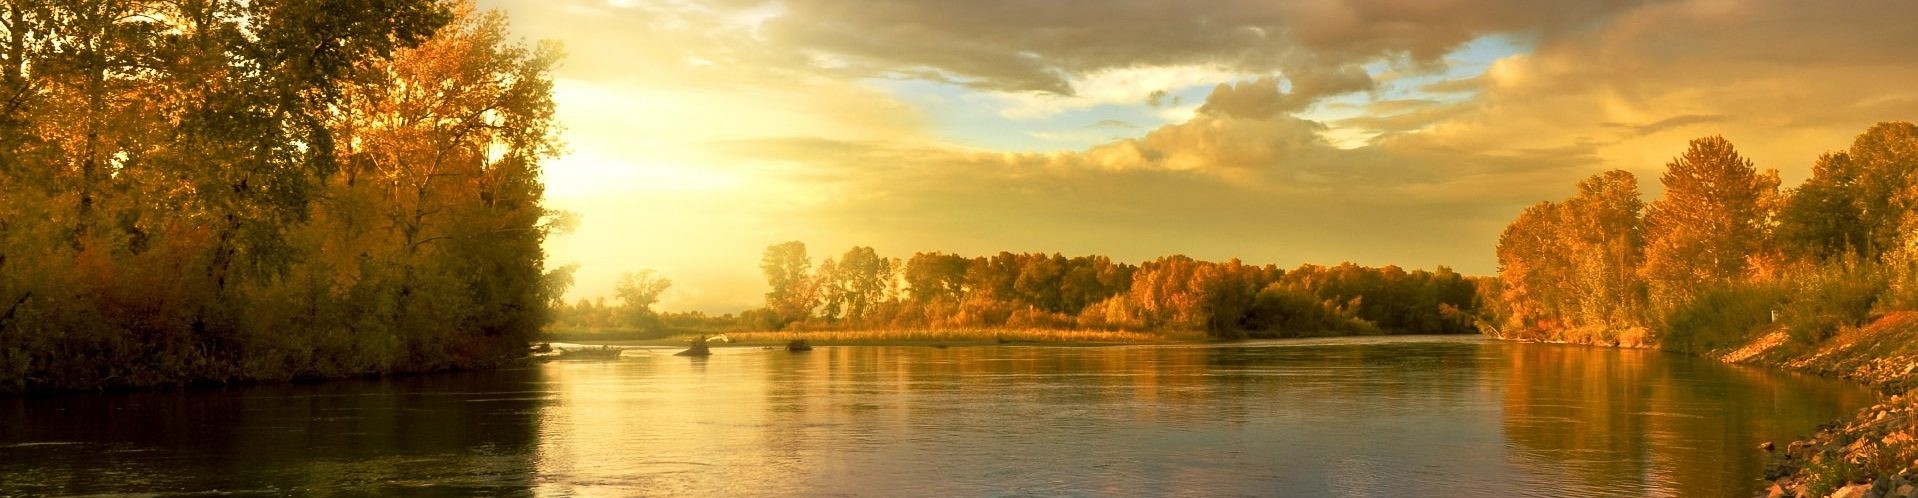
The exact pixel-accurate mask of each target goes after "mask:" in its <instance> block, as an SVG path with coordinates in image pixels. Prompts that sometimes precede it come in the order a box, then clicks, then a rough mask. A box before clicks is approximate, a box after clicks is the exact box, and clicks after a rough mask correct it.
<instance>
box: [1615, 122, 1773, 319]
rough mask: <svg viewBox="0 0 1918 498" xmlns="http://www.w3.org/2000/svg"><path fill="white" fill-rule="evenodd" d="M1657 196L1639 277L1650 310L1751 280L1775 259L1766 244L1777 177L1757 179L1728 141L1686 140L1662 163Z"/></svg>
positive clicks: (1647, 220)
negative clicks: (1688, 142)
mask: <svg viewBox="0 0 1918 498" xmlns="http://www.w3.org/2000/svg"><path fill="white" fill-rule="evenodd" d="M1660 180H1661V181H1663V182H1664V185H1665V194H1664V195H1663V196H1661V197H1659V199H1658V200H1657V201H1654V202H1653V203H1652V205H1651V207H1650V208H1649V209H1647V211H1646V214H1645V239H1646V248H1645V265H1644V270H1643V275H1644V278H1645V280H1646V282H1647V283H1648V285H1649V287H1650V295H1651V301H1652V303H1653V305H1654V307H1655V308H1657V309H1660V310H1670V309H1673V308H1675V307H1677V306H1678V305H1680V304H1683V303H1685V302H1687V301H1690V300H1691V297H1692V295H1693V292H1694V291H1695V290H1696V289H1698V288H1700V287H1703V286H1710V285H1722V284H1726V283H1730V282H1733V281H1736V280H1740V279H1743V278H1747V277H1750V276H1753V275H1754V274H1755V273H1758V272H1759V271H1761V270H1764V269H1765V268H1766V267H1767V265H1769V264H1770V261H1773V260H1775V258H1776V256H1775V254H1774V249H1773V246H1772V244H1771V242H1770V240H1769V239H1770V238H1771V236H1772V226H1773V224H1774V220H1775V218H1774V214H1775V213H1776V205H1777V203H1778V172H1777V171H1769V170H1768V171H1766V172H1764V173H1760V172H1759V171H1758V170H1757V169H1755V168H1753V167H1752V162H1751V160H1749V159H1745V158H1744V157H1743V156H1740V155H1739V154H1738V151H1737V150H1736V149H1735V148H1734V147H1733V146H1732V143H1731V141H1729V140H1725V138H1724V137H1719V136H1711V137H1705V138H1700V139H1697V140H1693V141H1691V145H1690V147H1689V148H1688V149H1686V151H1685V154H1684V155H1681V156H1679V157H1677V158H1674V159H1672V161H1671V162H1670V163H1668V164H1666V172H1665V174H1664V176H1662V177H1660Z"/></svg>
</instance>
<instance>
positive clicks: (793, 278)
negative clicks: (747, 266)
mask: <svg viewBox="0 0 1918 498" xmlns="http://www.w3.org/2000/svg"><path fill="white" fill-rule="evenodd" d="M759 270H760V271H761V272H763V273H765V275H766V285H767V287H770V288H771V290H768V291H766V307H767V308H769V309H771V310H772V312H773V313H774V314H775V315H776V320H775V321H776V322H777V327H776V328H783V327H785V325H786V324H787V323H791V322H795V321H799V320H804V319H806V318H808V317H810V316H812V309H813V307H814V306H815V305H816V294H815V292H814V286H813V285H812V280H811V279H812V271H811V270H812V259H811V258H809V257H807V256H806V244H805V243H803V242H799V241H796V240H795V241H790V242H783V243H779V244H774V245H771V246H767V247H766V252H765V254H764V255H763V256H761V257H760V259H759Z"/></svg>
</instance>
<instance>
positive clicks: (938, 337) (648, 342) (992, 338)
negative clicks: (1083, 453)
mask: <svg viewBox="0 0 1918 498" xmlns="http://www.w3.org/2000/svg"><path fill="white" fill-rule="evenodd" d="M710 335H711V336H714V337H717V336H724V337H725V338H726V342H727V344H731V345H735V346H783V345H785V344H786V343H787V342H790V341H793V340H801V339H803V340H805V341H807V342H809V343H811V344H813V345H815V346H979V345H991V344H1045V345H1049V346H1073V345H1083V346H1096V345H1109V344H1195V343H1203V342H1207V341H1211V340H1213V339H1211V338H1210V337H1208V336H1207V335H1206V334H1205V333H1204V332H1200V331H1181V332H1153V333H1147V332H1127V331H1109V330H1061V329H939V330H837V331H804V332H783V331H782V332H774V331H752V332H727V333H724V334H710ZM695 337H697V335H696V334H678V335H673V336H669V337H660V338H649V339H635V338H622V337H618V336H610V337H606V338H604V339H595V338H592V337H580V336H571V337H568V340H566V341H564V342H569V343H578V344H587V345H609V346H657V347H664V346H684V345H686V343H687V342H689V341H691V340H693V338H695Z"/></svg>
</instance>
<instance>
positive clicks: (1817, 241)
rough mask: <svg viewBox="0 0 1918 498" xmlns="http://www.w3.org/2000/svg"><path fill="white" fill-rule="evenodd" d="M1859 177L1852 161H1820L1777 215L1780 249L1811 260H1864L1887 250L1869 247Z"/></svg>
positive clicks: (1835, 156)
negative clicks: (1862, 257) (1842, 257)
mask: <svg viewBox="0 0 1918 498" xmlns="http://www.w3.org/2000/svg"><path fill="white" fill-rule="evenodd" d="M1858 177H1859V168H1858V164H1857V163H1855V162H1853V161H1852V160H1851V156H1850V155H1848V154H1846V153H1844V152H1835V153H1828V154H1824V155H1821V156H1818V162H1817V163H1814V164H1813V165H1812V168H1811V179H1809V180H1806V181H1805V184H1804V185H1800V186H1799V187H1798V188H1797V189H1795V190H1794V191H1793V192H1792V194H1791V197H1790V198H1789V199H1788V200H1787V201H1786V202H1785V206H1784V207H1783V208H1782V209H1781V210H1780V212H1779V216H1778V218H1779V226H1778V238H1779V244H1780V246H1781V247H1783V248H1785V250H1786V251H1787V252H1789V253H1790V255H1791V256H1794V257H1798V258H1811V259H1829V258H1832V257H1835V256H1840V255H1843V254H1846V253H1851V254H1859V255H1866V254H1867V253H1868V252H1872V251H1874V248H1875V247H1876V248H1882V247H1884V246H1882V245H1881V244H1873V243H1871V242H1870V240H1871V235H1872V234H1871V233H1870V232H1871V231H1872V227H1871V225H1869V224H1868V223H1867V222H1866V221H1865V220H1866V217H1865V212H1864V208H1865V205H1866V202H1865V199H1863V198H1862V192H1860V191H1859V181H1858V180H1859V178H1858ZM1879 209H1883V207H1882V206H1880V207H1879ZM1874 214H1875V213H1874Z"/></svg>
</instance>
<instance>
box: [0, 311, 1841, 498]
mask: <svg viewBox="0 0 1918 498" xmlns="http://www.w3.org/2000/svg"><path fill="white" fill-rule="evenodd" d="M715 351H716V353H717V354H715V355H714V356H713V357H711V358H708V359H689V358H681V357H673V356H668V355H666V354H663V353H662V354H652V355H646V354H641V353H629V354H628V357H626V358H623V359H621V360H618V361H605V362H575V361H561V362H553V363H548V364H545V365H542V366H539V367H534V368H523V369H515V370H504V371H494V372H475V373H460V374H446V375H434V376H422V377H409V378H400V379H388V380H367V381H341V382H328V383H319V384H308V385H279V386H262V387H251V388H240V389H220V390H185V391H165V392H141V393H122V394H104V395H101V394H88V395H60V396H32V397H15V398H4V399H0V495H16V494H27V495H73V494H114V493H138V494H148V493H161V494H165V493H203V492H219V493H239V494H248V493H266V494H283V493H328V494H361V495H390V494H400V493H404V494H409V495H434V494H437V495H445V496H467V495H474V494H487V495H502V494H503V495H551V496H629V495H647V496H673V495H683V496H815V495H828V496H902V495H910V496H1016V495H1045V496H1057V495H1064V496H1139V495H1169V496H1234V495H1255V496H1308V497H1309V496H1554V497H1556V496H1748V495H1750V494H1752V493H1755V492H1757V491H1758V490H1759V488H1760V485H1761V484H1762V483H1760V482H1759V481H1758V480H1757V479H1756V478H1757V477H1758V476H1759V475H1760V474H1761V473H1762V468H1763V464H1764V455H1763V454H1762V452H1760V451H1758V450H1757V449H1756V446H1757V445H1758V444H1759V443H1760V442H1763V441H1780V442H1782V441H1787V440H1790V439H1792V438H1794V437H1796V436H1799V435H1802V434H1805V433H1808V432H1810V431H1811V430H1812V429H1813V428H1814V427H1815V426H1816V425H1817V424H1819V423H1822V422H1827V421H1831V420H1833V419H1835V418H1837V417H1839V416H1841V415H1843V414H1846V413H1848V412H1849V411H1850V410H1852V409H1855V408H1857V407H1860V406H1863V405H1864V404H1867V403H1869V402H1870V401H1871V400H1872V399H1873V394H1872V393H1871V392H1870V391H1869V390H1867V389H1865V388H1863V387H1860V386H1857V385H1853V384H1848V383H1842V382H1837V381H1830V380H1824V379H1817V378H1810V377H1806V376H1800V375H1793V374H1787V373H1781V372H1774V371H1767V370H1760V369H1752V368H1744V367H1732V366H1726V365H1721V364H1718V363H1715V362H1710V361H1705V360H1697V359H1692V358H1686V357H1681V356H1674V355H1668V354H1662V353H1657V352H1648V351H1620V350H1612V349H1602V348H1585V347H1576V346H1556V345H1539V344H1513V343H1502V342H1489V341H1483V340H1479V339H1477V338H1460V337H1447V338H1437V337H1418V338H1368V339H1346V340H1322V341H1288V342H1271V343H1252V344H1242V345H1226V346H1126V347H1020V346H981V347H953V348H949V349H939V348H932V347H824V348H819V349H818V350H815V351H813V352H810V353H798V354H795V353H787V352H785V351H783V350H762V349H748V348H722V349H717V350H715Z"/></svg>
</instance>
